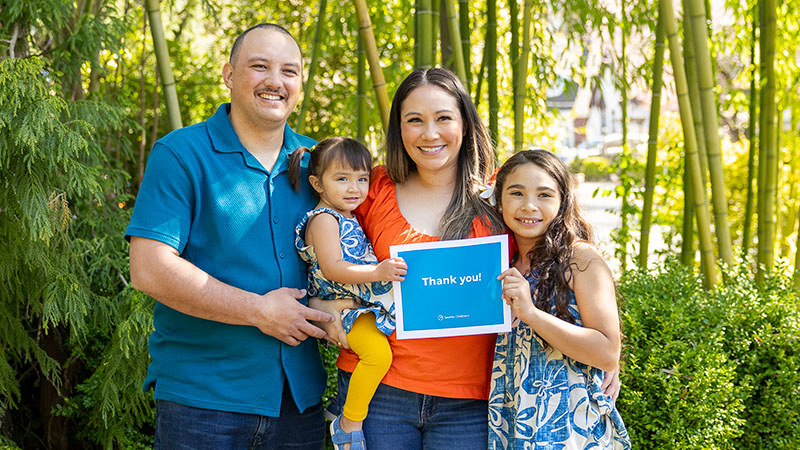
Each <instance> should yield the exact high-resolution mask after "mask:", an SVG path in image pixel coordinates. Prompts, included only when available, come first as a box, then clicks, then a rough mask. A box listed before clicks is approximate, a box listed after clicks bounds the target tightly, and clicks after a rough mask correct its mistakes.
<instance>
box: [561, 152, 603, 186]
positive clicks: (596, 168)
mask: <svg viewBox="0 0 800 450" xmlns="http://www.w3.org/2000/svg"><path fill="white" fill-rule="evenodd" d="M569 168H570V170H571V171H572V172H573V173H582V174H583V175H584V177H585V180H586V181H601V180H608V177H609V175H610V174H611V163H610V162H609V161H608V159H607V158H604V157H602V156H589V157H587V158H584V159H578V158H576V159H573V160H572V162H571V163H570V165H569Z"/></svg>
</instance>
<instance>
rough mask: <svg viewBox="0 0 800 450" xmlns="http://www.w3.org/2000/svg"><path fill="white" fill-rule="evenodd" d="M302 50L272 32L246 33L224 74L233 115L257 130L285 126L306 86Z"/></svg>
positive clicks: (293, 42) (279, 34)
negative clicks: (304, 84)
mask: <svg viewBox="0 0 800 450" xmlns="http://www.w3.org/2000/svg"><path fill="white" fill-rule="evenodd" d="M302 64H303V63H302V58H301V55H300V49H299V48H298V46H297V43H296V42H295V41H294V40H293V39H292V38H291V37H290V36H288V35H286V34H284V33H281V32H280V31H276V30H270V29H255V30H252V31H250V32H249V33H247V35H246V36H245V37H244V40H243V42H242V43H241V47H240V48H239V49H238V50H237V52H236V53H235V54H234V55H233V59H232V60H231V62H230V63H228V64H225V67H224V68H223V69H222V74H223V77H224V79H225V85H226V86H228V88H229V89H230V90H231V112H232V114H236V115H238V116H239V119H241V120H243V121H247V122H248V123H249V125H250V126H251V127H253V128H256V129H262V128H274V127H276V126H283V124H285V123H286V120H287V119H288V118H289V115H290V114H291V113H292V111H294V108H295V106H297V101H298V100H299V98H300V91H301V90H302V87H303V70H302Z"/></svg>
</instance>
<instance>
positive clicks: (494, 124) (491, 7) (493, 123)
mask: <svg viewBox="0 0 800 450" xmlns="http://www.w3.org/2000/svg"><path fill="white" fill-rule="evenodd" d="M486 45H487V46H488V48H489V50H488V52H487V55H488V56H489V58H488V62H487V63H486V68H487V77H488V79H489V80H488V81H489V84H488V86H487V87H488V89H489V134H490V135H491V137H492V142H493V143H494V145H495V159H497V144H498V142H497V140H498V137H499V136H498V113H499V112H500V102H499V101H498V98H497V0H486Z"/></svg>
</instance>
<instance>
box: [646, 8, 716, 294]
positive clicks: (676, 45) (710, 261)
mask: <svg viewBox="0 0 800 450" xmlns="http://www.w3.org/2000/svg"><path fill="white" fill-rule="evenodd" d="M658 4H659V14H660V16H661V17H662V18H663V20H664V31H665V32H666V35H667V41H668V42H669V53H670V61H671V62H672V68H673V74H674V77H675V90H676V93H677V96H678V107H679V110H680V116H681V125H682V128H683V136H684V149H685V151H686V154H687V159H688V163H689V164H688V166H689V171H690V180H691V183H692V186H693V187H699V186H701V185H702V177H701V176H700V157H699V155H698V154H697V140H696V137H695V135H694V119H693V118H692V109H691V105H690V104H689V99H688V95H689V94H688V90H687V84H686V70H685V68H684V66H683V58H682V56H681V47H680V42H679V41H678V24H677V22H676V20H675V11H674V10H673V7H672V1H671V0H659V2H658ZM692 195H693V198H694V204H695V219H696V221H697V231H698V236H699V238H700V258H701V260H702V264H703V275H704V282H705V286H706V288H708V289H711V288H713V287H714V286H716V285H717V284H718V283H719V279H718V273H717V266H716V264H715V263H714V251H713V248H712V242H711V224H710V218H709V214H708V199H707V196H706V193H705V190H704V189H693V192H692Z"/></svg>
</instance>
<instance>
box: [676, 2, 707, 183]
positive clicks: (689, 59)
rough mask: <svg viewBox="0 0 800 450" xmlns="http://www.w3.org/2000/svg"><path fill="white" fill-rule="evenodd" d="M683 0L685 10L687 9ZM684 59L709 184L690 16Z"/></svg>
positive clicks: (685, 26) (702, 167) (702, 164)
mask: <svg viewBox="0 0 800 450" xmlns="http://www.w3.org/2000/svg"><path fill="white" fill-rule="evenodd" d="M687 1H691V0H683V2H682V3H683V10H684V11H686V10H687V6H686V2H687ZM683 49H684V53H683V61H684V67H686V83H687V84H688V87H689V103H690V104H691V105H692V117H694V133H695V136H697V153H698V154H699V155H700V173H701V174H702V175H703V186H705V187H706V188H707V186H708V151H707V150H706V137H705V136H706V134H705V130H704V129H703V108H702V106H701V105H700V84H699V82H698V80H697V58H695V56H694V34H693V33H692V26H691V23H690V22H689V18H688V16H687V17H684V23H683Z"/></svg>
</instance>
